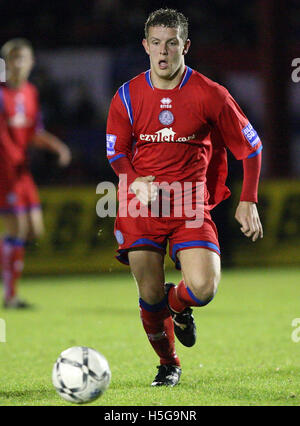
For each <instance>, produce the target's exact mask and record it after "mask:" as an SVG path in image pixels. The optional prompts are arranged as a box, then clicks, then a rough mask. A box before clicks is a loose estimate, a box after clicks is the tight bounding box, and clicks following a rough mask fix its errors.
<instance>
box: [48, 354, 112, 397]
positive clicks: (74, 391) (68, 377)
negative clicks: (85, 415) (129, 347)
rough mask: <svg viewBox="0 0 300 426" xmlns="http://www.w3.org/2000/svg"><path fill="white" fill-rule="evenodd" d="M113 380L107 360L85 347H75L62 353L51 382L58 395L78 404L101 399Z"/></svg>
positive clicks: (53, 371) (55, 365)
mask: <svg viewBox="0 0 300 426" xmlns="http://www.w3.org/2000/svg"><path fill="white" fill-rule="evenodd" d="M110 379H111V372H110V368H109V365H108V362H107V360H106V359H105V357H104V356H103V355H102V354H100V353H99V352H97V351H96V350H95V349H91V348H87V347H85V346H73V347H72V348H69V349H66V350H65V351H63V352H62V353H61V354H60V355H59V357H58V358H57V360H56V362H55V364H54V366H53V370H52V383H53V385H54V387H55V389H56V391H57V392H58V394H59V395H60V396H61V397H62V398H64V399H66V400H67V401H70V402H76V403H78V404H80V403H84V402H90V401H93V400H94V399H96V398H98V397H99V396H101V395H102V394H103V393H104V392H105V390H106V389H107V388H108V386H109V383H110Z"/></svg>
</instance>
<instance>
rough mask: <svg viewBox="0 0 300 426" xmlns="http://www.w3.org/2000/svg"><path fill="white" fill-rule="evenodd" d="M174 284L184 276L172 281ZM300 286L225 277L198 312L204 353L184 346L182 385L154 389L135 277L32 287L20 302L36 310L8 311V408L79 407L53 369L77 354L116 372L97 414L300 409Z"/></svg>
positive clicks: (254, 273) (56, 280) (31, 281)
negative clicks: (106, 410)
mask: <svg viewBox="0 0 300 426" xmlns="http://www.w3.org/2000/svg"><path fill="white" fill-rule="evenodd" d="M167 279H168V281H174V282H178V281H179V280H180V275H179V273H176V272H168V273H167ZM299 284H300V270H296V269H270V270H258V269H255V270H249V269H247V270H225V271H223V276H222V280H221V283H220V287H219V290H218V293H217V295H216V297H215V299H214V301H213V302H212V303H211V304H209V305H207V306H206V307H204V308H198V309H195V310H194V313H195V319H196V322H197V329H198V340H197V343H196V345H195V346H194V347H193V348H185V347H183V346H182V345H181V344H180V343H179V342H177V345H176V348H177V353H178V355H179V357H180V359H181V363H182V371H183V373H182V378H181V383H180V385H179V386H177V387H174V388H151V386H150V383H151V381H152V379H153V378H154V375H155V374H156V365H157V364H158V360H157V357H156V355H155V353H154V352H153V350H152V348H151V347H150V344H149V343H148V341H147V339H146V335H145V333H144V331H143V328H142V324H141V321H140V318H139V310H138V297H137V290H136V287H135V284H134V282H133V279H132V277H131V275H130V274H129V272H128V274H113V273H111V274H106V275H101V274H99V275H98V276H90V275H87V276H75V277H74V276H67V277H63V276H61V277H52V278H51V277H47V278H36V277H35V278H29V277H28V278H24V279H23V280H22V283H21V288H20V290H21V294H22V296H24V298H26V299H28V300H29V301H31V302H33V303H34V304H35V309H34V310H31V311H5V310H3V309H2V308H0V318H2V319H4V320H5V322H6V343H0V405H34V406H36V405H42V406H48V405H52V406H53V405H72V404H70V403H67V402H66V401H64V400H63V399H61V398H60V396H59V395H57V394H56V391H55V390H54V388H53V386H52V382H51V370H52V366H53V363H54V362H55V360H56V358H57V356H58V355H59V354H60V352H61V351H63V350H64V349H66V348H68V347H70V346H74V345H83V346H90V347H92V348H95V349H97V350H98V351H100V352H102V353H103V354H104V355H105V356H106V358H107V359H108V361H109V364H110V367H111V371H112V381H111V385H110V387H109V389H108V390H107V392H106V393H105V394H104V395H103V396H102V397H101V398H99V399H98V400H96V401H94V402H93V403H91V405H102V406H118V405H124V406H142V405H150V406H178V405H181V406H201V405H299V404H300V342H299V343H296V342H295V341H293V339H292V333H293V331H294V333H296V330H295V327H293V326H292V321H293V319H294V318H299V317H300V285H299ZM296 334H297V333H296ZM298 335H299V336H300V333H298Z"/></svg>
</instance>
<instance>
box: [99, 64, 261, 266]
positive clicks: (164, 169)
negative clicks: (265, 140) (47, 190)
mask: <svg viewBox="0 0 300 426" xmlns="http://www.w3.org/2000/svg"><path fill="white" fill-rule="evenodd" d="M227 149H229V150H230V151H231V152H232V153H233V155H234V156H235V158H236V159H237V160H243V164H244V183H243V190H242V196H241V200H242V201H253V202H257V187H258V179H259V171H260V161H261V154H260V152H261V150H262V143H261V140H260V138H259V136H258V134H257V132H256V131H255V129H254V128H253V126H252V125H251V123H249V120H248V119H247V117H246V116H245V114H244V113H243V111H242V110H241V108H240V107H239V106H238V104H237V103H236V101H235V100H234V99H233V98H232V96H231V95H230V93H229V92H228V90H227V89H226V88H225V87H223V86H221V85H219V84H217V83H215V82H213V81H212V80H210V79H209V78H207V77H205V76H204V75H202V74H200V73H198V72H197V71H195V70H192V69H191V68H189V67H188V66H186V67H185V72H184V74H183V76H182V79H181V82H180V83H179V84H178V86H177V87H175V88H174V89H171V90H162V89H157V88H155V87H154V86H153V84H152V82H151V71H150V70H148V71H146V72H143V73H141V74H139V75H138V76H137V77H135V78H133V79H132V80H130V81H129V82H127V83H125V84H123V86H121V87H120V88H119V90H118V91H117V92H116V94H115V95H114V97H113V99H112V102H111V106H110V110H109V115H108V121H107V156H108V160H109V162H110V164H111V166H112V167H113V169H114V170H115V172H116V174H117V175H118V176H120V175H121V174H124V175H126V176H127V185H128V187H129V186H130V184H131V183H132V182H133V181H134V180H135V179H136V178H137V177H141V176H149V175H152V176H155V181H154V183H157V184H160V183H162V182H167V183H168V184H172V183H174V182H179V183H181V184H182V185H184V183H187V182H189V183H192V185H194V186H192V188H195V187H196V183H197V182H198V183H201V184H202V185H203V209H204V214H203V215H204V217H203V224H202V226H201V227H196V228H188V227H186V217H185V216H184V215H183V216H182V217H151V216H150V217H142V216H138V217H131V216H130V215H127V217H123V216H124V215H120V211H119V212H118V215H117V218H116V222H115V236H116V239H117V241H118V243H119V248H118V251H119V257H118V258H119V260H120V261H122V262H124V263H128V257H127V253H128V250H130V249H132V248H137V247H146V246H147V247H151V248H153V249H155V250H159V251H161V252H163V253H164V252H165V249H166V245H167V242H169V250H170V256H171V257H172V259H173V260H174V262H175V263H176V265H177V266H178V267H180V265H179V262H178V259H177V252H178V251H179V250H184V249H188V248H194V247H202V248H207V249H209V250H213V251H215V252H216V253H218V254H220V247H219V243H218V235H217V230H216V227H215V225H214V223H213V221H212V219H211V216H210V210H211V209H212V208H213V207H214V206H216V205H217V204H218V203H220V202H221V201H222V200H224V199H226V198H227V197H229V195H230V191H229V189H228V188H227V187H226V185H225V182H226V178H227ZM193 191H194V190H193V189H192V194H194V192H193ZM134 197H135V195H134V194H131V193H130V191H129V192H128V196H127V202H128V203H130V201H131V200H132V199H133V198H134ZM120 201H121V200H120ZM172 202H173V204H174V202H175V201H174V199H172V197H171V203H172ZM194 202H195V199H194V197H193V195H192V204H193V203H194Z"/></svg>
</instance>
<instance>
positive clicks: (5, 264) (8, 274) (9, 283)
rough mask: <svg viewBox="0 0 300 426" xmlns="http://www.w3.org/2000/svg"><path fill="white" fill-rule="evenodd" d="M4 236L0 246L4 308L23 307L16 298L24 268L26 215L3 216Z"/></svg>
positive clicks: (26, 230)
mask: <svg viewBox="0 0 300 426" xmlns="http://www.w3.org/2000/svg"><path fill="white" fill-rule="evenodd" d="M2 219H3V224H4V235H3V238H2V244H1V266H2V281H3V289H4V306H6V307H25V304H24V302H22V301H20V300H19V299H18V297H17V293H18V292H17V283H18V280H19V278H20V276H21V274H22V271H23V266H24V255H25V242H26V238H27V233H28V218H27V215H26V213H19V214H13V213H10V214H5V215H3V217H2Z"/></svg>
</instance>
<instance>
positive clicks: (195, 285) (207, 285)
mask: <svg viewBox="0 0 300 426" xmlns="http://www.w3.org/2000/svg"><path fill="white" fill-rule="evenodd" d="M219 281H220V276H219V274H217V273H212V274H210V275H209V276H206V277H198V278H196V279H191V280H190V281H189V282H188V283H186V285H187V286H188V287H189V288H190V290H191V291H192V293H193V294H194V296H195V297H196V298H197V299H198V300H200V301H201V304H203V305H205V304H207V303H209V302H210V301H211V300H212V299H213V298H214V296H215V294H216V291H217V288H218V283H219Z"/></svg>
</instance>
